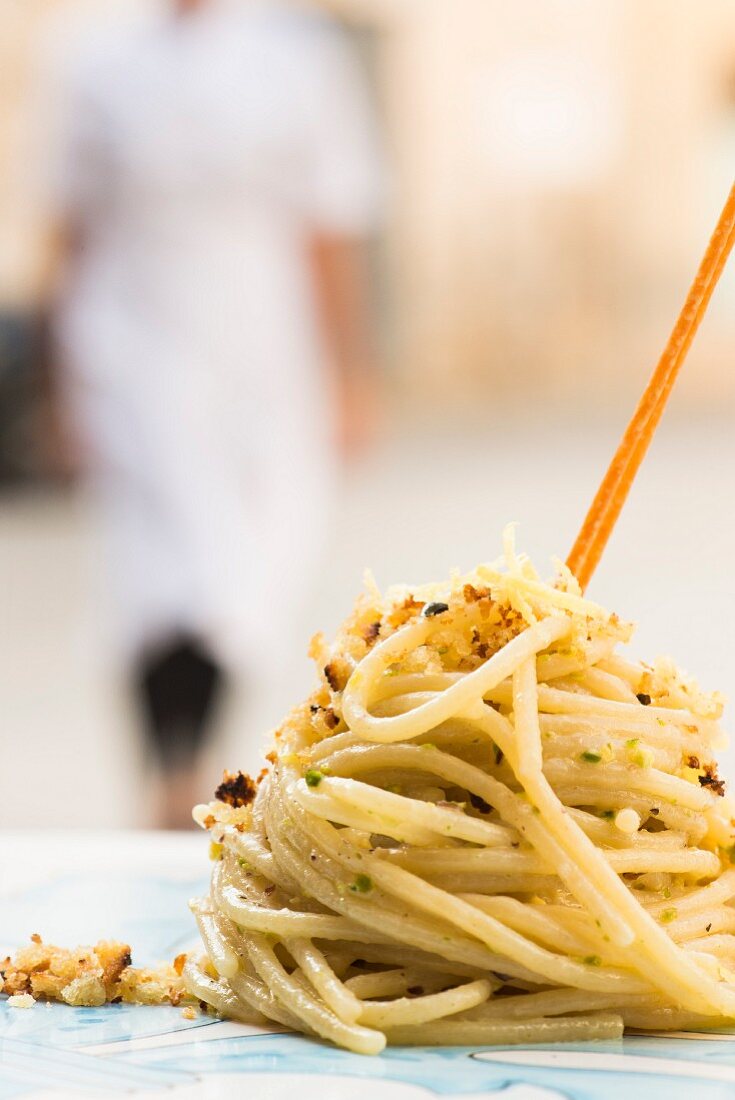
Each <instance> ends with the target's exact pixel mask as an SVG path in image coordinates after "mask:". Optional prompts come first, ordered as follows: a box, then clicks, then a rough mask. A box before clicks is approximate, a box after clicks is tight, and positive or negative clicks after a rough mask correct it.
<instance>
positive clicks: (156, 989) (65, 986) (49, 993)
mask: <svg viewBox="0 0 735 1100" xmlns="http://www.w3.org/2000/svg"><path fill="white" fill-rule="evenodd" d="M185 961H186V956H185V955H179V956H178V957H177V958H176V960H175V961H174V963H173V964H168V963H166V964H163V965H161V966H158V967H154V968H150V969H140V968H138V967H134V966H132V965H131V957H130V948H129V946H128V945H127V944H126V943H118V942H117V941H115V940H100V941H99V943H97V944H95V946H94V947H75V948H73V949H72V950H70V949H68V948H64V947H56V946H54V945H53V944H45V943H43V941H42V939H41V937H40V936H39V935H38V933H34V934H33V936H32V937H31V944H30V946H28V947H22V948H21V949H20V950H19V951H18V952H17V953H16V955H15V957H14V958H10V957H8V958H7V959H5V960H3V961H2V962H0V979H1V981H0V991H1V992H3V993H7V994H8V995H9V997H10V1000H9V1002H8V1003H9V1004H10V1003H14V1001H13V999H14V998H16V997H28V998H30V999H31V1001H36V1000H38V999H39V998H42V997H43V998H45V999H47V1000H50V1001H62V1002H64V1003H65V1004H69V1005H75V1006H80V1005H87V1006H91V1007H94V1006H99V1005H103V1004H109V1003H117V1002H119V1001H125V1002H126V1003H129V1004H172V1005H177V1004H180V1003H181V1001H182V1000H184V1001H185V1000H187V999H190V998H188V997H187V994H186V990H185V988H184V981H183V978H182V977H181V972H182V970H183V966H184V962H185ZM24 1004H27V1002H24ZM21 1007H22V1006H21Z"/></svg>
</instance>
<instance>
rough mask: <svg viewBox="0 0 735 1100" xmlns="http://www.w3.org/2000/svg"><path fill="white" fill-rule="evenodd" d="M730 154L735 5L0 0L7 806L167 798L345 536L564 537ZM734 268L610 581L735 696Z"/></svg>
mask: <svg viewBox="0 0 735 1100" xmlns="http://www.w3.org/2000/svg"><path fill="white" fill-rule="evenodd" d="M734 164H735V9H734V8H733V5H732V4H731V3H730V2H729V0H703V2H701V3H699V4H696V5H693V4H691V3H689V2H687V0H645V2H644V3H640V2H638V0H593V2H590V0H516V3H514V4H507V3H501V2H500V0H497V2H496V0H452V2H451V3H449V2H448V0H339V2H338V0H333V2H331V3H329V4H327V3H322V4H319V3H311V4H308V5H307V4H305V3H301V4H296V3H292V4H288V3H285V2H279V3H276V2H275V0H274V2H273V3H268V0H168V2H166V0H161V2H157V0H143V2H140V0H92V2H90V0H88V2H86V3H82V2H80V0H2V2H0V577H1V578H2V582H1V587H2V601H1V602H2V630H1V631H0V698H1V699H2V727H1V728H2V732H1V733H0V739H1V743H2V748H3V761H4V767H3V773H4V777H5V779H4V782H3V797H2V800H0V824H4V825H20V824H22V825H24V826H25V825H45V824H53V825H57V826H58V825H67V826H94V827H102V826H116V827H117V826H120V827H122V826H137V825H149V824H160V825H166V826H175V825H177V824H179V823H181V821H183V819H184V809H185V807H186V806H187V805H188V803H189V801H190V800H191V799H192V798H198V799H200V800H201V799H203V798H208V797H209V796H210V794H211V791H212V790H213V787H214V784H215V783H216V781H217V779H218V777H219V775H220V774H221V771H222V768H223V767H224V766H227V767H229V768H231V769H233V770H236V769H237V768H240V767H242V768H244V769H246V770H247V769H257V768H258V767H259V757H260V755H261V752H262V745H263V742H264V738H265V736H266V734H267V733H268V732H269V730H270V729H271V728H272V727H273V726H274V725H275V724H276V723H277V722H278V721H279V720H280V718H281V717H282V716H283V714H284V713H285V711H286V710H287V709H288V707H289V706H290V705H292V704H293V703H294V702H295V701H297V700H298V699H299V698H300V697H302V696H303V695H304V694H305V692H306V691H308V689H309V685H310V683H311V678H312V671H311V669H310V666H309V663H308V661H307V658H306V655H305V650H306V645H307V641H308V638H309V636H310V635H311V634H312V633H314V632H315V631H316V630H323V631H325V632H326V633H327V634H329V633H330V632H332V631H333V630H334V628H335V627H336V625H337V624H338V622H339V621H340V619H341V618H342V617H343V616H344V615H345V614H346V613H347V612H348V611H349V608H350V606H351V602H352V600H353V598H354V596H355V595H356V593H357V592H358V590H359V587H360V583H361V578H362V573H363V570H364V568H365V567H370V568H371V569H372V570H373V572H374V574H375V576H376V579H377V581H378V583H379V584H380V585H381V586H386V585H387V584H389V583H391V582H392V581H396V580H401V581H403V580H405V581H412V580H416V581H422V580H428V579H432V578H439V577H441V576H444V575H446V574H447V573H448V571H449V570H450V568H452V567H454V566H458V567H460V568H470V567H471V566H472V565H473V564H475V563H476V561H477V560H480V559H483V558H492V557H495V556H496V555H497V553H498V552H499V543H500V532H501V529H502V527H503V525H504V524H505V523H506V522H508V521H510V520H517V521H519V523H520V531H519V535H518V541H519V544H520V546H521V547H522V548H525V549H527V550H528V551H529V552H530V553H532V554H533V555H534V557H535V558H536V559H537V564H539V565H542V566H545V563H546V561H547V560H548V558H549V556H550V555H552V554H558V555H560V556H564V555H565V554H566V552H567V550H568V549H569V547H570V546H571V543H572V541H573V539H574V536H575V534H576V531H577V529H578V526H579V524H580V522H581V519H582V517H583V515H584V512H585V510H586V507H587V505H588V503H589V500H590V498H591V495H592V493H593V492H594V489H595V488H596V486H597V483H598V481H599V478H600V476H601V474H602V472H603V470H604V468H605V466H606V463H607V461H608V459H609V457H610V455H611V453H612V450H613V448H614V446H615V445H616V442H617V439H618V437H619V435H620V432H621V431H622V429H623V427H624V425H625V422H626V420H627V417H628V415H629V413H630V411H631V410H632V407H633V405H634V404H635V402H636V400H637V398H638V395H639V393H640V390H641V388H642V386H643V384H644V382H645V379H646V378H647V376H648V374H649V373H650V370H651V369H652V367H653V365H654V363H655V361H656V359H657V357H658V355H659V353H660V351H661V348H662V346H663V344H664V342H665V339H666V337H667V335H668V332H669V330H670V328H671V325H672V323H673V320H674V318H675V316H676V313H677V311H678V309H679V307H680V305H681V302H682V300H683V296H684V294H685V292H686V289H687V287H688V284H689V282H690V280H691V277H692V275H693V273H694V270H695V268H696V265H697V263H698V262H699V259H700V257H701V254H702V252H703V250H704V246H705V243H706V240H707V238H708V235H709V233H710V232H711V229H712V228H713V226H714V223H715V220H716V217H717V215H718V213H719V210H720V208H721V206H722V203H723V202H724V199H725V196H726V194H727V191H728V189H729V187H730V184H731V181H732V177H733V165H734ZM734 300H735V267H733V266H732V265H731V268H730V270H729V272H726V273H725V275H724V277H723V279H722V282H721V284H720V287H719V288H718V290H717V293H716V295H715V298H714V300H713V303H712V306H711V308H710V311H709V314H708V316H707V319H706V322H705V324H704V326H703V328H702V331H701V333H700V334H699V336H698V338H697V341H696V345H695V347H694V349H693V350H692V352H691V355H690V357H689V360H688V362H687V365H686V369H685V371H684V373H683V375H682V377H681V380H680V381H679V383H678V386H677V392H676V393H675V395H674V397H673V399H672V401H671V405H670V408H669V410H668V411H667V414H666V417H665V419H664V421H663V423H662V425H661V427H660V429H659V432H658V435H657V438H656V440H655V443H654V445H653V447H652V449H651V452H650V454H649V457H648V459H647V460H646V463H645V465H644V468H643V470H642V471H641V474H640V476H639V478H638V481H637V484H636V487H635V489H634V491H633V494H632V497H631V499H630V501H629V503H628V505H627V507H626V510H625V514H624V516H623V517H622V519H621V521H620V523H619V525H618V527H617V529H616V532H615V534H614V537H613V539H612V542H611V544H610V546H609V548H608V551H607V554H606V557H605V560H604V562H603V563H602V565H601V567H600V569H599V572H598V574H597V576H596V577H595V580H594V582H593V586H592V595H593V596H594V597H595V598H597V599H599V600H600V601H601V602H609V603H610V604H612V606H614V607H615V609H616V610H617V611H618V612H620V613H621V614H622V615H624V616H626V617H628V618H633V619H634V620H636V621H637V622H639V624H640V628H639V632H638V635H637V637H636V639H635V641H634V648H635V650H636V652H637V653H638V654H639V655H641V656H643V657H644V658H645V657H648V658H652V657H653V656H654V655H656V654H658V653H669V654H671V655H673V656H675V657H676V659H677V660H678V661H679V663H680V664H682V665H683V666H684V667H685V668H687V669H688V670H689V671H690V672H692V673H693V674H695V675H696V676H697V677H698V679H699V680H700V682H701V683H702V685H703V686H705V687H708V688H714V687H718V688H721V689H722V690H724V691H725V692H726V693H728V694H729V695H730V696H733V695H734V694H735V670H734V665H733V660H732V655H733V653H734V652H735V651H734V650H733V643H734V642H735V627H734V626H733V623H734V622H735V585H734V584H733V580H732V563H733V561H735V518H734V517H733V481H734V480H735V432H733V416H734V415H735V370H733V362H734V360H733V349H734V348H735V309H734V308H733V305H734ZM730 758H731V760H732V761H733V762H735V754H732V753H731V757H730ZM726 770H727V769H726ZM731 770H733V769H731Z"/></svg>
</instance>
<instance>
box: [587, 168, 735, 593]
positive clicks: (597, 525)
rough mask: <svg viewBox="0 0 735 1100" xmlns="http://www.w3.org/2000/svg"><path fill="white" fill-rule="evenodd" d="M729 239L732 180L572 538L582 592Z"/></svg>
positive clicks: (732, 237) (734, 208) (734, 238)
mask: <svg viewBox="0 0 735 1100" xmlns="http://www.w3.org/2000/svg"><path fill="white" fill-rule="evenodd" d="M733 243H735V184H733V187H732V189H731V190H730V194H729V195H728V198H727V202H726V203H725V206H724V209H723V211H722V213H721V214H720V218H719V221H718V222H717V227H716V229H715V231H714V233H713V234H712V239H711V240H710V242H709V245H708V247H707V251H706V252H705V254H704V259H703V260H702V262H701V264H700V265H699V270H698V272H697V274H696V277H695V279H694V282H693V283H692V285H691V288H690V290H689V293H688V295H687V298H686V301H685V302H684V306H683V308H682V311H681V313H680V314H679V317H678V319H677V322H676V324H675V325H674V328H673V331H672V333H671V336H670V337H669V340H668V343H667V345H666V347H665V348H664V352H663V355H662V356H661V358H660V359H659V361H658V364H657V365H656V369H655V370H654V372H653V374H652V375H651V378H650V381H649V383H648V385H647V386H646V388H645V390H644V391H643V396H642V397H641V399H640V401H639V403H638V408H637V409H636V410H635V412H634V413H633V417H632V419H631V421H630V423H629V424H628V427H627V428H626V429H625V434H624V435H623V438H622V439H621V441H620V445H619V446H618V449H617V451H616V452H615V456H614V458H613V460H612V462H611V463H610V465H609V467H608V470H607V473H606V474H605V477H604V478H603V480H602V484H601V485H600V488H599V489H598V490H597V494H596V496H595V499H594V500H593V501H592V505H591V507H590V510H589V512H588V513H587V515H586V517H585V521H584V523H583V524H582V529H581V531H580V532H579V534H578V535H577V541H576V542H575V543H574V546H573V547H572V551H571V553H570V555H569V557H568V558H567V565H568V566H569V568H570V569H571V571H572V573H574V575H575V577H576V578H577V580H578V581H579V583H580V585H581V587H582V590H583V591H584V589H585V588H586V587H587V585H588V584H589V581H590V578H591V576H592V574H593V573H594V571H595V568H596V567H597V563H598V562H599V560H600V558H601V557H602V553H603V551H604V549H605V546H606V545H607V541H608V539H609V538H610V535H611V533H612V529H613V527H614V526H615V521H616V520H617V518H618V516H619V515H620V510H621V508H622V507H623V504H624V503H625V500H626V497H627V496H628V492H629V491H630V487H631V485H632V484H633V479H634V477H635V475H636V473H637V472H638V467H639V466H640V464H641V462H642V461H643V458H644V456H645V454H646V451H647V450H648V447H649V444H650V442H651V439H652V438H653V433H654V432H655V430H656V426H657V425H658V422H659V420H660V419H661V415H662V413H663V411H664V408H665V406H666V402H667V400H668V398H669V394H670V393H671V390H672V388H673V385H674V382H675V381H676V376H677V375H678V373H679V370H680V369H681V365H682V363H683V362H684V360H685V358H686V355H687V352H688V351H689V348H690V346H691V343H692V340H693V339H694V334H695V333H696V331H697V329H698V328H699V325H700V322H701V320H702V318H703V317H704V314H705V311H706V309H707V306H708V304H709V300H710V298H711V297H712V291H713V290H714V289H715V287H716V285H717V280H718V279H719V277H720V275H721V274H722V269H723V268H724V266H725V263H726V261H727V257H728V256H729V255H730V250H731V249H732V246H733Z"/></svg>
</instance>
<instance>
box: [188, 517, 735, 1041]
mask: <svg viewBox="0 0 735 1100" xmlns="http://www.w3.org/2000/svg"><path fill="white" fill-rule="evenodd" d="M631 633H632V627H631V626H630V625H629V624H627V623H624V622H622V621H621V620H620V619H619V618H618V617H617V616H616V615H614V614H610V613H609V612H607V611H605V610H604V609H603V608H601V607H599V606H597V605H596V604H594V603H592V602H590V601H589V600H587V599H585V598H583V597H582V596H581V594H580V591H579V587H578V585H577V583H576V581H575V580H574V578H573V576H572V575H571V574H570V573H569V572H568V571H567V570H566V569H565V567H564V566H561V565H559V566H558V575H557V577H556V580H555V581H554V583H553V584H547V583H544V582H543V581H542V580H541V579H540V578H539V576H538V575H537V573H536V572H535V570H534V569H533V567H532V565H531V563H530V562H529V561H528V560H527V559H526V558H525V557H523V556H520V555H516V553H515V550H514V548H513V544H512V538H511V537H510V536H508V537H507V539H506V553H505V559H504V562H503V563H500V564H494V565H488V566H484V565H483V566H480V567H479V568H478V569H477V570H475V571H474V572H473V573H471V574H470V575H468V576H455V577H453V578H452V579H451V581H450V582H448V583H446V584H443V585H430V586H426V587H421V588H412V589H410V590H408V589H406V588H394V589H391V590H390V591H389V592H388V593H387V594H386V595H385V596H381V594H380V593H379V592H378V591H377V589H375V588H374V586H372V587H370V588H369V589H368V591H367V593H366V594H365V595H364V596H363V597H362V598H361V599H360V600H359V601H358V603H357V606H356V608H355V611H354V613H353V614H352V616H351V618H350V619H349V620H348V621H347V623H346V624H345V625H344V627H343V628H342V630H341V631H340V633H339V635H338V637H337V639H336V642H335V643H334V645H333V646H331V647H328V646H327V645H326V643H325V642H324V640H323V639H322V638H321V637H317V638H316V639H315V640H314V642H313V643H312V655H313V656H314V657H315V659H316V661H317V665H318V667H319V669H320V673H321V684H320V686H319V687H318V689H317V690H316V691H315V692H314V694H313V695H312V696H311V698H310V699H308V700H307V702H306V703H304V704H303V705H301V706H298V707H296V709H295V710H293V711H292V713H291V714H290V715H289V716H288V718H287V719H286V721H285V723H284V724H283V726H282V727H281V729H279V730H278V732H277V733H276V736H275V749H274V751H273V752H272V753H271V755H270V757H269V759H270V761H271V764H272V766H271V768H270V770H269V771H268V772H266V773H264V774H263V775H262V776H261V777H260V779H259V781H258V782H257V784H256V783H253V782H252V781H251V780H249V779H247V777H245V776H242V775H239V776H227V777H226V779H225V782H224V783H223V785H222V787H221V788H220V789H219V792H218V794H219V798H218V800H217V801H215V802H212V803H211V804H209V805H207V806H199V807H197V808H196V810H195V817H196V819H197V821H198V822H199V823H200V824H202V825H203V826H204V827H206V828H208V829H209V830H210V831H211V834H212V838H213V844H212V854H213V858H214V860H215V863H214V870H213V875H212V885H211V892H210V894H209V896H208V897H207V898H204V899H201V900H196V901H194V902H193V903H192V906H193V910H194V913H195V914H196V918H197V921H198V924H199V928H200V931H201V935H202V938H203V941H204V945H205V948H206V956H202V957H201V958H200V959H198V960H195V959H192V958H191V957H190V959H189V961H188V962H187V965H186V968H185V971H184V979H185V982H186V984H187V987H188V989H189V991H190V992H191V993H192V994H193V995H194V996H196V997H197V998H199V999H200V1000H202V1001H206V1002H208V1004H210V1005H211V1006H212V1007H213V1008H214V1009H216V1010H217V1011H218V1012H221V1013H222V1014H225V1015H228V1016H233V1017H237V1018H240V1019H244V1020H262V1018H263V1017H267V1018H268V1019H269V1020H271V1021H276V1022H277V1023H279V1024H282V1025H284V1026H285V1027H288V1028H293V1029H295V1030H297V1031H302V1032H305V1033H307V1034H309V1035H316V1036H320V1037H322V1038H325V1039H328V1040H331V1041H332V1042H333V1043H336V1044H338V1045H340V1046H343V1047H347V1048H348V1049H350V1050H353V1051H358V1052H361V1053H377V1052H379V1051H380V1050H381V1049H382V1048H383V1047H384V1045H385V1043H386V1042H389V1043H397V1044H429V1043H442V1044H462V1045H465V1044H467V1045H476V1044H493V1043H500V1044H508V1043H514V1042H523V1043H528V1042H555V1041H565V1042H568V1041H577V1040H580V1039H609V1038H615V1037H617V1036H619V1035H620V1034H621V1033H622V1030H623V1028H624V1027H625V1026H632V1027H635V1028H644V1029H656V1030H658V1029H661V1028H672V1027H673V1028H681V1027H686V1028H711V1027H713V1026H722V1025H723V1024H725V1023H728V1022H732V1021H733V1020H735V908H733V907H732V905H731V899H732V898H733V897H735V866H733V865H732V864H733V861H734V860H735V849H734V848H733V847H732V846H733V841H734V840H735V835H734V827H733V824H734V823H733V820H732V819H731V817H732V815H733V807H732V806H731V804H730V802H729V800H728V798H727V797H726V796H725V792H724V785H723V783H722V781H721V780H720V779H719V778H718V776H717V768H716V764H715V760H714V757H713V749H715V748H716V747H718V746H721V745H722V744H723V737H722V734H721V731H720V728H719V726H718V724H717V720H718V719H719V717H720V712H721V701H720V699H719V698H718V697H717V696H713V695H706V694H703V693H702V692H700V691H699V690H698V689H697V687H696V685H695V684H694V683H693V682H691V681H690V680H688V679H686V678H684V677H683V676H682V675H681V674H680V673H679V672H677V670H676V668H675V667H674V665H673V664H672V663H671V662H670V661H666V660H662V661H659V662H658V663H657V664H655V665H654V666H653V667H649V666H647V665H643V664H638V663H634V662H632V661H630V660H628V659H626V658H624V657H622V656H620V655H619V654H618V653H617V652H616V648H617V646H618V645H619V644H621V643H626V642H628V641H629V639H630V636H631Z"/></svg>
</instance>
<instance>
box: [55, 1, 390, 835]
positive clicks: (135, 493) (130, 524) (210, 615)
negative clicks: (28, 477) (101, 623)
mask: <svg viewBox="0 0 735 1100" xmlns="http://www.w3.org/2000/svg"><path fill="white" fill-rule="evenodd" d="M146 8H147V10H146V11H145V12H143V13H142V15H141V16H140V18H136V19H135V20H133V21H131V22H130V24H129V25H126V27H125V29H124V30H122V29H121V28H120V27H118V26H117V25H116V26H115V27H114V28H111V27H108V28H107V29H106V30H105V29H102V30H101V31H100V32H99V33H98V32H96V31H95V33H94V35H89V36H87V38H86V40H85V44H84V46H83V48H80V49H77V50H76V51H74V53H73V55H72V56H71V57H70V58H69V59H67V62H66V63H65V65H64V67H63V70H62V72H63V79H62V82H61V96H60V101H61V104H62V108H63V110H62V112H61V113H62V116H63V121H62V125H61V126H60V128H59V134H60V141H59V142H58V150H57V154H56V156H55V158H54V159H55V161H56V165H55V167H54V169H53V171H52V173H51V175H52V178H53V190H54V196H55V198H54V204H55V209H56V214H57V217H58V220H59V223H60V227H61V233H60V237H61V241H62V247H61V250H60V252H61V259H62V263H61V265H60V267H59V268H58V271H59V275H58V276H57V277H55V279H54V285H55V287H56V290H55V294H54V297H55V304H54V308H53V314H54V318H55V319H54V324H53V330H54V343H55V354H54V357H53V358H52V360H51V362H52V363H54V362H55V364H56V366H54V367H52V369H51V371H50V372H49V380H50V391H51V392H52V393H53V391H54V388H56V389H57V391H58V392H59V393H60V394H61V396H62V398H63V399H64V403H65V405H66V408H67V409H68V410H69V413H70V417H69V422H70V424H71V425H72V429H73V431H74V432H75V433H76V436H77V438H78V440H79V444H80V456H81V465H82V469H83V470H85V471H86V473H87V476H88V479H89V481H90V484H91V486H92V489H93V491H94V493H95V495H96V497H97V500H98V502H99V506H100V508H101V510H102V514H103V516H104V525H105V529H106V532H107V535H108V543H109V547H110V552H111V574H112V577H113V579H114V584H115V587H116V589H117V597H118V599H117V603H118V605H119V607H120V611H121V628H122V629H121V632H120V633H121V637H122V642H123V649H124V659H125V660H126V661H127V662H128V667H129V668H130V669H131V670H133V675H134V680H135V683H136V687H137V692H138V695H139V698H140V702H141V705H142V712H143V715H144V720H145V726H146V729H147V736H148V738H149V744H150V747H151V755H152V756H153V757H155V760H156V763H157V771H158V776H159V778H158V784H157V785H158V788H159V795H158V806H157V823H158V824H159V825H161V826H163V827H177V826H182V825H184V824H188V823H189V822H190V808H191V805H192V803H193V802H194V801H196V800H197V799H198V798H201V796H202V791H201V790H198V788H197V784H198V778H197V767H198V762H199V761H200V760H201V753H202V749H203V747H204V745H205V742H206V739H207V732H208V729H209V727H210V724H211V718H212V713H213V709H214V708H215V706H216V704H217V701H218V699H219V696H220V694H221V692H222V690H223V687H224V685H225V684H226V682H227V680H228V678H229V677H231V676H235V677H245V678H247V677H248V676H251V677H253V676H256V677H257V676H258V675H261V674H262V673H263V672H264V670H266V669H267V668H268V667H270V668H271V669H274V668H275V669H277V662H278V656H279V648H280V647H281V646H282V641H283V632H284V631H287V630H288V623H289V621H290V620H293V618H294V610H295V608H297V607H298V606H299V604H300V602H301V600H302V598H303V593H304V591H305V590H308V586H309V582H310V580H311V579H312V574H313V572H314V570H315V568H316V566H317V564H318V561H319V557H320V551H321V549H322V546H323V542H324V540H325V538H326V534H327V531H328V529H329V522H330V503H331V498H332V491H333V487H334V483H335V475H336V473H337V453H338V451H339V448H340V446H341V448H342V449H343V450H345V449H347V450H349V449H354V448H355V447H358V446H359V445H360V443H361V442H363V441H364V439H363V437H365V436H366V435H367V433H368V432H369V429H370V422H371V417H372V410H373V408H374V407H375V404H374V403H375V391H374V371H373V361H372V354H371V349H370V339H369V319H368V310H367V303H366V293H365V271H364V260H365V257H364V244H365V238H366V237H367V235H368V234H369V233H370V232H371V231H372V230H373V228H374V226H375V224H376V219H377V217H378V213H379V205H380V202H379V198H380V190H381V188H380V170H379V156H378V151H377V141H376V135H375V126H374V120H373V118H372V117H371V109H370V103H369V97H368V95H367V92H366V89H365V87H364V86H363V81H362V77H361V74H360V70H359V65H358V62H357V59H356V58H355V57H354V56H353V54H352V51H351V47H350V45H349V43H348V42H347V41H346V40H345V37H344V32H343V31H342V30H341V29H339V28H338V27H337V26H336V25H333V24H332V23H331V22H330V21H328V20H327V19H326V18H324V17H323V16H321V15H319V14H316V13H315V12H313V11H312V12H310V11H309V10H308V9H306V8H297V7H295V6H289V5H287V4H284V3H280V2H278V3H277V2H275V0H274V2H266V0H169V2H168V3H164V4H162V5H158V6H157V5H154V4H148V5H146ZM58 423H59V421H58V420H57V424H58Z"/></svg>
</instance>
